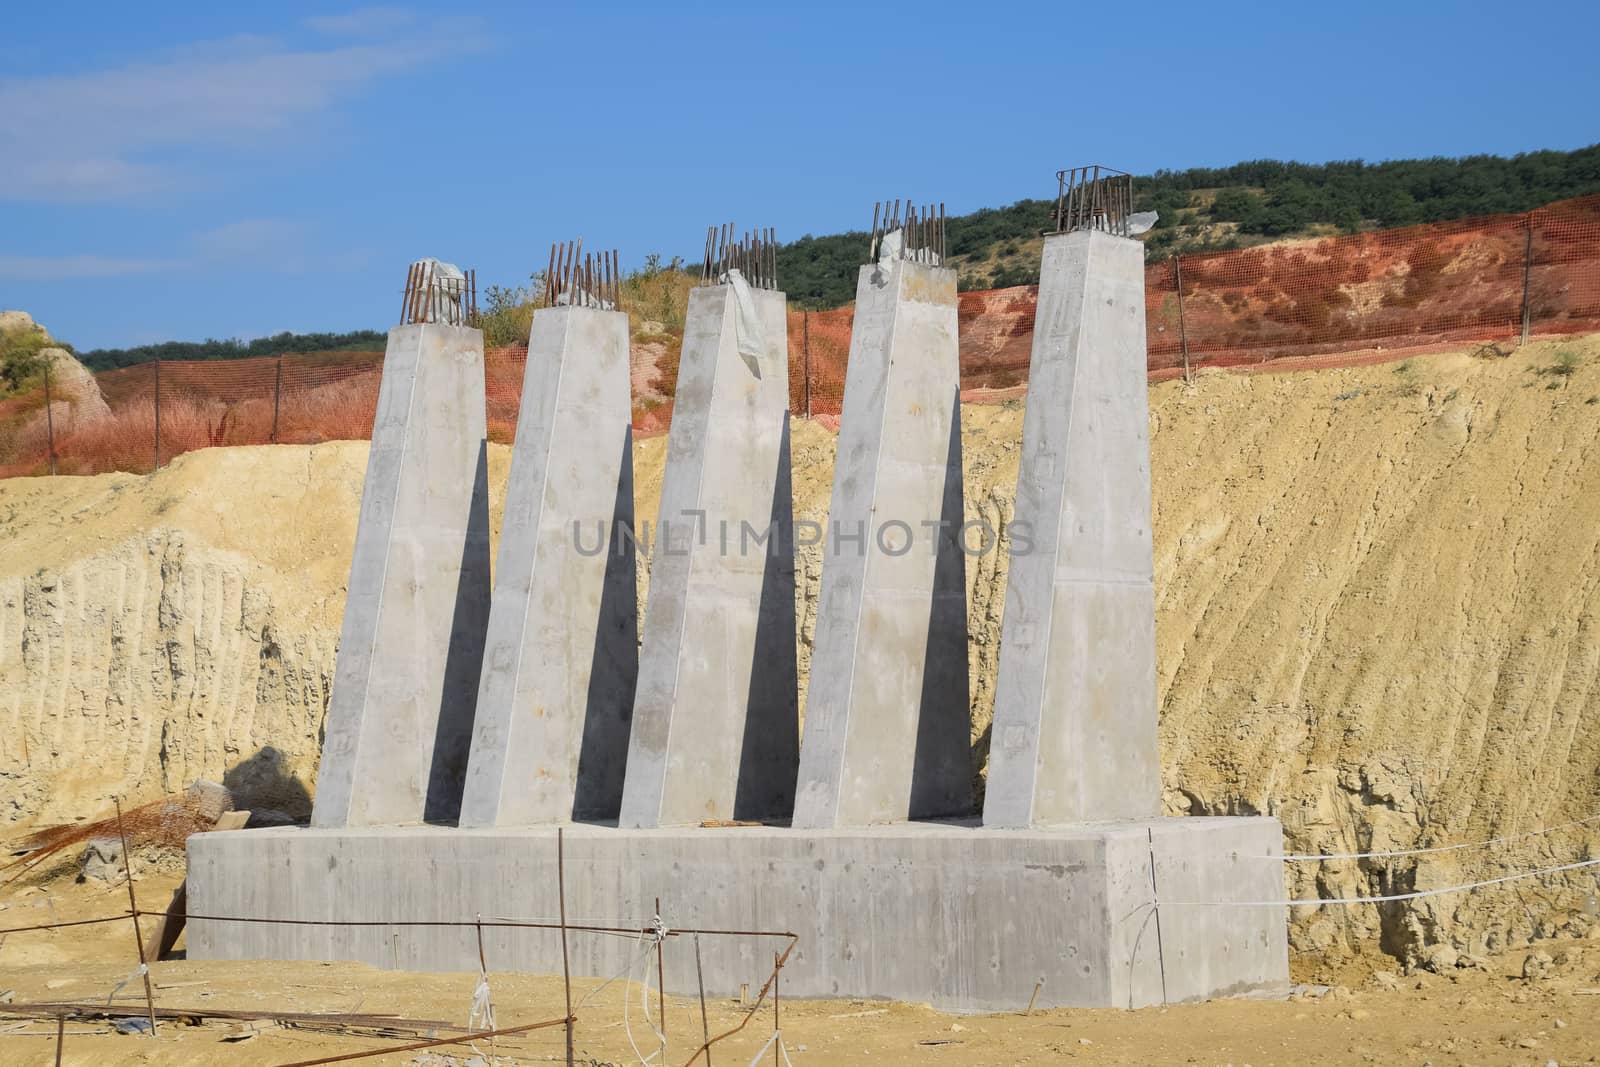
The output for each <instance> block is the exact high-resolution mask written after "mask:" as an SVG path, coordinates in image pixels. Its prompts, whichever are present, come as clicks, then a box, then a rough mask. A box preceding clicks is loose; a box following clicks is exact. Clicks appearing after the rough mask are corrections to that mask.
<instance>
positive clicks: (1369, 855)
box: [1248, 812, 1600, 863]
mask: <svg viewBox="0 0 1600 1067" xmlns="http://www.w3.org/2000/svg"><path fill="white" fill-rule="evenodd" d="M1592 822H1600V812H1597V813H1595V814H1594V815H1589V816H1586V817H1584V818H1582V819H1574V820H1572V821H1571V822H1564V823H1561V824H1560V825H1558V826H1546V827H1545V828H1544V829H1542V830H1529V831H1527V832H1526V833H1521V834H1507V835H1506V836H1504V837H1491V838H1489V839H1488V840H1487V841H1467V842H1463V843H1462V844H1459V845H1437V846H1434V847H1433V848H1400V849H1394V850H1392V851H1389V852H1326V853H1305V854H1293V853H1291V854H1289V855H1285V856H1250V857H1248V858H1249V859H1257V860H1282V861H1283V862H1285V863H1320V862H1322V861H1323V860H1365V859H1392V858H1395V857H1399V856H1433V855H1437V854H1438V853H1440V852H1458V851H1460V850H1461V849H1464V848H1487V847H1489V846H1490V845H1503V844H1505V843H1506V842H1508V841H1522V840H1525V839H1527V838H1530V837H1541V836H1543V835H1544V834H1553V833H1556V832H1557V831H1558V830H1570V829H1572V828H1573V827H1575V826H1586V825H1588V824H1589V823H1592Z"/></svg>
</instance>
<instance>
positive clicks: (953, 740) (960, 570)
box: [910, 390, 972, 819]
mask: <svg viewBox="0 0 1600 1067" xmlns="http://www.w3.org/2000/svg"><path fill="white" fill-rule="evenodd" d="M950 404H951V412H950V451H949V454H948V458H947V460H946V465H945V472H944V505H943V507H942V509H941V514H940V520H941V522H942V525H941V526H940V533H939V547H938V556H937V557H936V559H935V561H934V568H933V601H932V604H931V606H930V608H929V615H928V641H927V645H926V647H925V648H924V650H923V668H922V708H921V712H920V714H919V715H918V716H917V747H916V754H915V756H914V757H913V762H912V766H911V805H910V815H911V818H913V819H936V818H944V817H948V816H952V815H966V814H969V813H970V812H971V810H972V754H971V746H972V710H971V703H970V699H971V698H970V696H969V683H968V677H967V580H966V578H967V561H966V556H965V555H964V554H963V552H962V548H961V544H962V541H961V539H962V533H963V531H962V529H961V524H962V522H963V516H964V514H965V510H964V504H963V500H962V494H961V394H960V391H959V390H957V391H956V392H955V393H954V395H953V396H952V397H951V402H950Z"/></svg>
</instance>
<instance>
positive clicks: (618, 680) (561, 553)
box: [461, 307, 639, 826]
mask: <svg viewBox="0 0 1600 1067" xmlns="http://www.w3.org/2000/svg"><path fill="white" fill-rule="evenodd" d="M631 421H632V411H631V409H630V403H629V381H628V317H627V315H625V314H623V313H621V312H618V311H601V310H599V309H597V308H588V307H561V308H545V309H541V310H539V311H536V312H534V314H533V329H532V331H531V333H530V335H529V338H528V364H527V368H526V370H525V371H524V372H523V380H522V416H521V418H520V419H519V420H518V422H517V440H516V446H515V448H514V450H513V452H512V457H511V476H510V481H509V483H508V485H507V487H506V510H505V520H504V523H503V525H502V526H501V530H500V558H499V565H498V566H497V567H496V568H495V582H494V599H493V601H492V603H491V607H490V610H489V634H488V639H487V643H486V645H485V649H484V669H483V681H482V683H481V685H480V686H479V688H478V712H477V719H476V722H475V724H474V728H473V735H472V754H471V758H470V760H469V761H468V764H467V784H466V792H465V794H464V796H463V799H462V804H461V825H463V826H528V825H535V824H543V823H560V822H568V821H570V820H573V819H611V818H615V817H616V815H617V810H618V806H619V805H620V803H621V801H622V770H623V763H624V760H625V759H626V758H627V753H628V723H629V721H630V720H631V719H632V717H633V688H634V680H635V677H636V676H637V674H638V668H639V649H638V633H637V631H638V621H637V601H636V595H637V594H636V592H635V589H636V586H635V576H634V558H633V557H634V551H633V540H632V536H631V535H632V532H633V428H632V425H631Z"/></svg>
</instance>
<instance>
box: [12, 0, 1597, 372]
mask: <svg viewBox="0 0 1600 1067" xmlns="http://www.w3.org/2000/svg"><path fill="white" fill-rule="evenodd" d="M7 7H8V9H7V11H6V13H5V16H4V21H5V26H6V32H5V34H4V37H3V39H0V235H3V237H0V308H22V309H24V310H27V311H30V312H32V313H33V314H34V315H35V317H36V318H38V319H40V321H42V322H44V323H45V324H46V325H48V326H49V327H50V328H51V330H52V331H53V332H54V333H55V334H56V335H57V336H59V337H62V338H63V339H65V340H68V341H70V342H72V343H74V344H75V345H77V346H78V347H79V348H80V349H85V348H95V347H103V346H123V345H133V344H143V343H147V342H152V341H161V340H173V339H177V340H200V339H203V338H205V337H208V336H212V337H233V336H238V337H254V336H259V335H262V334H267V333H273V332H276V331H278V330H284V329H289V330H301V331H305V330H348V329H360V328H379V329H382V328H387V327H388V326H390V325H392V324H393V322H394V321H395V318H396V315H397V310H398V307H399V293H400V288H401V286H402V285H403V282H404V278H405V266H406V263H407V262H409V261H410V260H411V259H413V258H416V257H418V256H423V255H433V256H438V257H440V258H442V259H446V260H451V261H454V262H456V263H459V264H461V265H462V266H472V267H476V268H477V270H478V277H479V281H480V286H481V285H486V284H489V283H491V282H499V283H502V284H516V283H519V282H521V281H524V280H525V279H526V277H527V275H528V274H529V272H530V271H532V270H534V269H536V268H538V267H540V266H542V265H543V264H544V262H545V261H546V259H547V257H548V254H549V246H550V242H552V241H555V240H564V239H566V238H569V237H574V236H579V235H581V236H582V237H583V238H584V239H585V243H586V245H587V246H588V247H591V248H597V247H601V246H613V245H614V246H616V247H618V248H620V249H621V253H622V259H623V262H624V265H637V264H638V263H640V262H641V261H642V260H643V258H644V256H645V254H646V253H649V252H652V251H659V252H662V253H664V254H666V255H668V256H670V255H672V254H674V253H677V254H682V255H685V256H686V257H693V256H695V255H697V254H698V251H699V249H700V246H701V244H702V243H703V239H704V234H705V227H706V226H708V225H710V224H712V223H714V222H720V221H724V220H729V219H731V220H733V221H735V222H736V223H738V224H739V225H740V226H741V227H750V228H754V227H755V226H758V225H762V226H766V225H770V226H774V227H776V228H777V231H778V235H779V237H780V239H793V238H795V237H798V236H800V235H802V234H805V233H833V232H839V231H841V230H846V229H860V228H864V227H865V226H866V225H867V224H868V223H869V222H870V215H871V209H872V203H873V201H875V200H877V199H880V198H883V197H900V196H909V197H914V198H916V199H918V200H943V201H945V203H946V204H947V205H948V207H949V209H950V210H951V211H952V212H964V211H969V210H972V209H974V208H978V207H985V206H995V205H999V204H1004V203H1009V202H1011V201H1014V200H1017V199H1019V198H1022V197H1028V196H1043V195H1048V194H1049V193H1050V192H1051V191H1052V189H1053V182H1054V178H1053V173H1054V171H1055V170H1056V169H1057V168H1059V167H1061V166H1065V165H1069V164H1075V163H1081V162H1091V161H1093V162H1103V163H1108V164H1111V165H1113V166H1119V167H1122V168H1123V169H1126V170H1131V171H1134V172H1136V173H1146V172H1149V171H1150V170H1153V169H1155V168H1159V167H1168V168H1183V167H1189V166H1207V165H1222V164H1227V163H1233V162H1236V161H1238V160H1241V159H1255V158H1262V157H1272V158H1292V159H1301V160H1307V161H1323V160H1328V159H1351V158H1362V159H1368V160H1378V159H1392V158H1404V157H1413V156H1430V155H1464V154H1471V153H1479V152H1493V153H1514V152H1519V151H1527V150H1531V149H1537V148H1563V149H1569V148H1576V147H1579V146H1581V145H1585V144H1589V143H1593V142H1594V141H1595V140H1597V139H1600V107H1597V103H1596V102H1597V101H1600V74H1597V71H1600V64H1597V63H1596V62H1595V59H1594V49H1595V47H1596V42H1597V41H1600V5H1597V4H1595V3H1594V2H1593V0H1587V2H1538V0H1535V2H1527V3H1520V4H1517V5H1515V6H1514V7H1511V8H1507V7H1505V6H1504V5H1503V4H1489V3H1457V4H1440V3H1406V2H1404V0H1397V2H1389V3H1382V4H1368V3H1359V2H1357V3H1332V4H1318V5H1309V4H1298V3H1294V4H1283V3H1271V4H1268V3H1259V4H1246V3H1227V2H1220V3H1218V2H1212V3H1204V4H1201V3H1193V2H1191V3H1182V4H1179V3H1166V2H1152V3H1146V4H1141V5H1120V6H1119V5H1112V6H1105V5H1098V6H1097V5H1082V4H1068V3H1052V4H1034V3H1016V4H991V5H983V4H974V3H970V2H968V3H962V4H945V3H922V4H872V3H856V4H848V5H833V4H828V3H806V4H783V5H779V4H760V3H756V4H743V5H740V4H732V3H721V4H705V5H698V4H682V3H680V4H671V5H668V4H661V5H654V4H650V5H645V4H638V5H636V4H629V3H623V2H613V3H603V4H602V3H593V2H589V3H565V4H560V5H547V4H531V3H506V4H482V5H474V4H470V3H450V4H443V5H438V6H437V7H436V8H433V9H430V8H426V7H421V6H417V7H385V8H375V7H360V6H351V5H325V4H295V3H278V4H273V5H270V6H269V5H264V4H263V5H256V4H248V5H246V4H240V5H231V4H214V3H205V4H200V3H160V2H157V3H155V4H153V5H138V4H127V3H115V4H112V3H82V2H80V3H76V4H13V5H8V6H7ZM1096 12H1099V13H1101V14H1103V15H1104V17H1103V18H1097V17H1095V14H1096ZM1524 50H1528V51H1529V52H1530V53H1531V54H1530V56H1529V58H1526V59H1524V58H1523V57H1522V52H1523V51H1524Z"/></svg>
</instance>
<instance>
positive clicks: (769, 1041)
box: [750, 1030, 794, 1067]
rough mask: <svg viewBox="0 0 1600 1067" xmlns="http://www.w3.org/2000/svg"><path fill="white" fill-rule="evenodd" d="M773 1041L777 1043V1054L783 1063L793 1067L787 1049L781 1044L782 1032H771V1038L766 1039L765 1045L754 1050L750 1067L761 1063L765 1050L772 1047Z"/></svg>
mask: <svg viewBox="0 0 1600 1067" xmlns="http://www.w3.org/2000/svg"><path fill="white" fill-rule="evenodd" d="M774 1041H776V1042H777V1043H778V1053H779V1055H781V1056H782V1057H783V1062H784V1063H786V1064H788V1065H789V1067H794V1062H793V1061H792V1060H790V1059H789V1048H788V1046H787V1045H785V1044H784V1043H783V1031H782V1030H774V1031H772V1036H771V1037H769V1038H767V1043H766V1044H765V1045H762V1046H761V1048H759V1049H758V1050H756V1054H755V1055H754V1056H751V1057H750V1067H756V1064H757V1063H760V1062H761V1058H762V1057H763V1056H765V1055H766V1054H767V1049H769V1048H771V1047H772V1043H773V1042H774Z"/></svg>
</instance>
